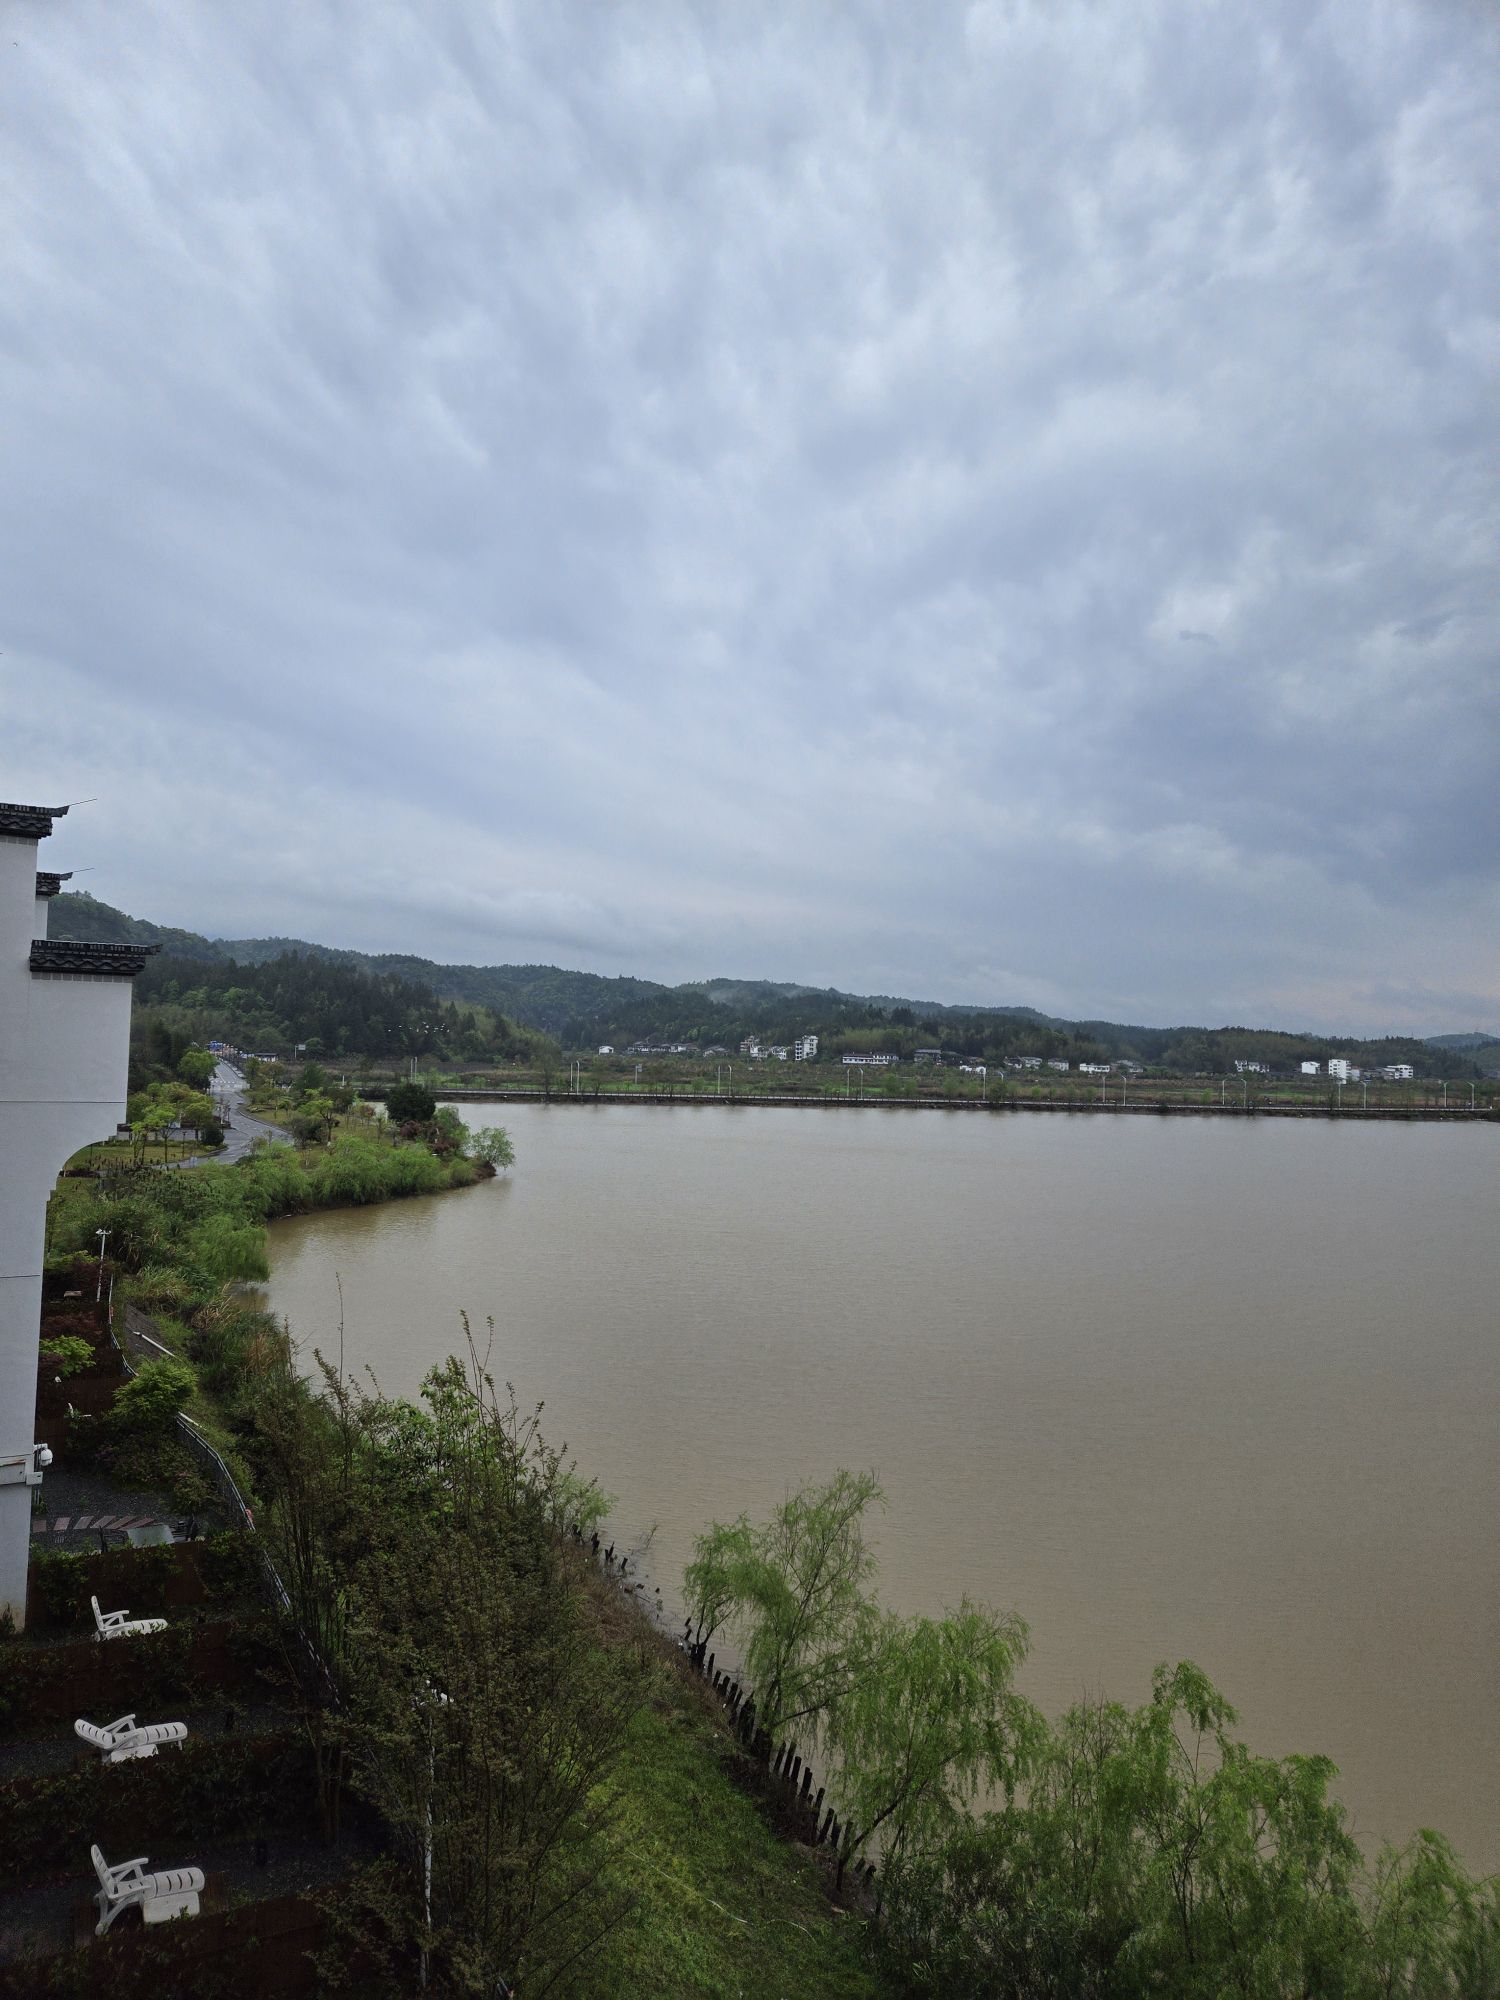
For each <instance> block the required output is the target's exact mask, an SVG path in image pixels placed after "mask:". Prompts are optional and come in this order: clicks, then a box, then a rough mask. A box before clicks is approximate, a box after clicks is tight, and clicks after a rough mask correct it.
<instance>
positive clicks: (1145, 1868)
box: [684, 1472, 1500, 2000]
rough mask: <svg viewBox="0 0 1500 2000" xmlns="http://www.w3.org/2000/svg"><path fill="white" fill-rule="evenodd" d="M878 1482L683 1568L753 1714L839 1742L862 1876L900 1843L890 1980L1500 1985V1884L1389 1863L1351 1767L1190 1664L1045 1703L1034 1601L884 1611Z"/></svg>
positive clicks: (1462, 1996) (863, 1482) (873, 1941)
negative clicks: (1120, 1698)
mask: <svg viewBox="0 0 1500 2000" xmlns="http://www.w3.org/2000/svg"><path fill="white" fill-rule="evenodd" d="M879 1499H880V1489H879V1487H878V1485H877V1483H876V1481H875V1480H874V1478H873V1476H871V1475H869V1474H855V1473H849V1472H839V1473H838V1474H836V1475H835V1477H834V1478H833V1479H832V1480H831V1481H830V1482H829V1483H828V1484H827V1485H826V1486H822V1487H814V1488H809V1489H806V1490H804V1491H803V1492H801V1493H799V1494H796V1495H794V1496H793V1497H791V1498H790V1499H788V1500H787V1501H786V1502H784V1503H783V1505H782V1506H780V1507H779V1508H777V1509H776V1510H775V1511H774V1512H773V1513H772V1514H771V1516H770V1517H769V1519H767V1520H766V1521H764V1522H762V1523H759V1524H752V1523H751V1522H750V1521H748V1520H747V1519H746V1518H745V1517H743V1516H741V1517H740V1518H739V1519H738V1520H736V1521H733V1522H728V1523H719V1524H715V1525H714V1526H712V1527H710V1528H709V1529H707V1530H706V1531H705V1532H704V1534H703V1535H701V1536H700V1537H699V1538H698V1541H697V1544H696V1547H695V1552H694V1558H693V1561H692V1562H691V1564H690V1565H689V1567H688V1569H687V1572H686V1576H685V1579H684V1582H685V1591H686V1598H687V1603H688V1607H689V1612H690V1617H691V1620H692V1626H693V1638H694V1646H695V1651H696V1653H697V1656H698V1657H699V1658H700V1659H701V1658H702V1656H703V1653H704V1651H705V1649H706V1648H707V1646H708V1645H709V1643H710V1642H711V1641H712V1640H713V1638H714V1636H715V1634H716V1633H727V1634H728V1635H730V1636H732V1637H733V1638H734V1639H736V1640H737V1642H738V1645H739V1648H740V1655H741V1658H742V1660H743V1662H744V1671H745V1674H746V1678H747V1681H748V1683H749V1690H750V1691H749V1696H748V1707H747V1709H746V1711H745V1716H746V1720H745V1723H744V1727H745V1731H746V1733H747V1734H750V1735H752V1736H755V1737H758V1738H759V1740H760V1741H761V1742H762V1744H763V1751H764V1754H767V1755H769V1754H772V1753H773V1752H775V1753H776V1754H778V1755H779V1753H780V1751H781V1748H782V1745H783V1744H788V1745H790V1746H793V1748H794V1749H795V1750H796V1752H797V1754H799V1755H800V1756H801V1757H802V1758H803V1759H804V1760H806V1761H808V1762H811V1761H812V1760H814V1759H816V1760H818V1761H819V1763H820V1766H821V1769H822V1770H823V1772H824V1774H825V1780H826V1796H827V1797H828V1798H829V1800H830V1801H831V1802H832V1806H833V1809H834V1812H835V1814H836V1820H835V1822H834V1824H833V1827H832V1834H831V1837H832V1840H833V1844H834V1847H835V1851H836V1853H837V1857H838V1867H839V1871H840V1873H841V1874H842V1873H843V1871H844V1870H845V1869H847V1868H848V1867H850V1866H851V1865H854V1864H857V1863H859V1862H860V1861H861V1860H866V1859H868V1860H872V1861H874V1862H875V1863H876V1864H877V1866H878V1873H877V1876H876V1883H877V1889H876V1899H875V1910H874V1914H873V1918H872V1921H871V1922H870V1924H869V1927H868V1945H869V1949H870V1952H871V1955H872V1962H873V1963H874V1964H875V1966H876V1967H877V1968H878V1969H879V1971H880V1974H881V1976H882V1979H883V1980H884V1981H885V1982H886V1983H887V1984H888V1987H889V1990H890V1991H892V1992H895V1993H901V1994H903V1995H910V1996H922V2000H929V1996H930V2000H939V1996H942V2000H991V1997H992V1996H995V1995H1006V1996H1014V2000H1052V1996H1063V1995H1068V1996H1079V1997H1080V2000H1090V1996H1098V2000H1145V1996H1147V1995H1152V1994H1168V1993H1169V1994H1172V1995H1173V1996H1180V1997H1181V2000H1220V1996H1224V1995H1230V1994H1234V1995H1244V1996H1249V1997H1250V2000H1292V1996H1302V1995H1309V1996H1310V1995H1319V1996H1324V1995H1326V1996H1330V2000H1335V1996H1336V2000H1392V1997H1393V1996H1397V1995H1400V1996H1406V2000H1440V1996H1451V2000H1493V1996H1495V1995H1500V1881H1496V1880H1489V1881H1479V1880H1476V1879H1475V1878H1473V1877H1471V1876H1470V1875H1469V1874H1468V1873H1467V1872H1466V1870H1465V1869H1464V1868H1463V1866H1462V1864H1461V1862H1460V1861H1459V1859H1458V1857H1457V1856H1456V1855H1455V1853H1454V1852H1453V1850H1452V1848H1451V1847H1450V1846H1449V1844H1448V1843H1447V1842H1446V1841H1444V1840H1443V1839H1442V1838H1441V1837H1440V1836H1439V1835H1437V1834H1435V1833H1431V1832H1423V1833H1420V1834H1419V1835H1418V1836H1417V1837H1416V1839H1415V1840H1414V1841H1413V1842H1412V1843H1411V1844H1410V1846H1408V1847H1407V1848H1405V1849H1403V1850H1401V1851H1399V1852H1398V1851H1396V1850H1393V1849H1391V1848H1386V1849H1384V1850H1383V1851H1382V1852H1381V1853H1380V1854H1379V1855H1378V1857H1376V1858H1375V1860H1374V1862H1373V1864H1369V1863H1367V1862H1366V1860H1365V1857H1364V1856H1363V1855H1362V1853H1361V1850H1360V1848H1359V1845H1358V1843H1357V1842H1356V1840H1355V1839H1354V1836H1353V1833H1352V1831H1351V1829H1350V1825H1349V1821H1348V1816H1347V1814H1346V1813H1345V1811H1344V1808H1343V1807H1342V1806H1340V1805H1339V1804H1338V1803H1337V1802H1336V1801H1334V1800H1333V1799H1332V1798H1331V1797H1330V1795H1329V1788H1330V1785H1331V1783H1332V1780H1333V1779H1334V1778H1335V1777H1336V1776H1337V1772H1336V1770H1335V1767H1334V1765H1333V1764H1332V1763H1331V1762H1330V1761H1329V1760H1328V1759H1327V1758H1326V1757H1320V1756H1293V1757H1287V1758H1282V1759H1274V1758H1268V1757H1262V1756H1258V1755H1256V1754H1255V1753H1254V1752H1253V1751H1252V1750H1250V1748H1249V1747H1248V1746H1247V1745H1246V1744H1245V1743H1244V1742H1242V1741H1241V1740H1240V1739H1239V1738H1238V1737H1237V1736H1236V1735H1235V1733H1234V1730H1235V1725H1236V1723H1237V1720H1238V1718H1237V1716H1236V1714H1235V1711H1234V1710H1233V1708H1232V1707H1231V1706H1230V1705H1229V1703H1228V1702H1227V1701H1226V1700H1225V1698H1224V1697H1223V1695H1222V1694H1220V1693H1219V1691H1218V1690H1217V1689H1216V1688H1214V1687H1213V1686H1212V1685H1211V1683H1210V1682H1209V1681H1208V1679H1207V1677H1206V1676H1205V1675H1203V1674H1202V1673H1201V1672H1200V1671H1199V1670H1198V1669H1197V1668H1196V1667H1195V1666H1193V1665H1192V1664H1191V1663H1190V1662H1186V1661H1184V1662H1181V1663H1179V1664H1178V1665H1177V1666H1176V1667H1174V1668H1168V1667H1166V1666H1162V1667H1160V1668H1158V1670H1157V1672H1156V1675H1155V1677H1154V1681H1153V1686H1152V1693H1151V1699H1150V1701H1149V1702H1147V1703H1146V1704H1145V1705H1144V1706H1143V1707H1140V1708H1137V1709H1134V1710H1131V1709H1127V1708H1126V1707H1124V1706H1122V1705H1120V1704H1118V1703H1116V1702H1110V1701H1105V1700H1098V1701H1090V1702H1085V1703H1082V1704H1080V1705H1079V1706H1077V1707H1075V1708H1074V1709H1072V1710H1070V1711H1069V1713H1068V1714H1067V1715H1065V1716H1064V1717H1063V1718H1062V1719H1061V1720H1060V1721H1059V1722H1057V1723H1055V1724H1053V1723H1050V1722H1049V1721H1048V1720H1047V1719H1046V1718H1045V1717H1044V1716H1043V1715H1042V1714H1041V1713H1040V1712H1039V1711H1038V1710H1037V1709H1036V1708H1035V1707H1034V1706H1033V1705H1032V1704H1031V1703H1029V1702H1028V1701H1026V1700H1025V1699H1024V1698H1023V1697H1022V1696H1020V1695H1019V1694H1018V1693H1017V1691H1016V1689H1015V1685H1014V1676H1015V1672H1016V1669H1017V1668H1018V1667H1019V1665H1020V1664H1021V1662H1022V1661H1023V1659H1024V1658H1025V1653H1026V1644H1027V1633H1026V1628H1025V1626H1024V1625H1023V1624H1022V1623H1021V1622H1020V1620H1019V1619H1017V1618H1015V1617H1013V1616H1010V1615H1007V1614H1002V1613H997V1612H993V1611H990V1610H988V1609H985V1608H983V1607H980V1606H976V1605H973V1604H971V1603H969V1602H967V1601H965V1602H964V1603H963V1604H962V1605H960V1606H959V1607H958V1608H957V1609H956V1610H953V1611H949V1612H946V1613H945V1614H944V1615H943V1616H942V1617H940V1618H920V1617H918V1618H901V1617H898V1616H896V1615H895V1614H893V1613H891V1612H889V1611H886V1610H883V1609H882V1608H881V1606H880V1604H879V1601H878V1599H877V1598H876V1596H875V1595H874V1593H873V1590H872V1588H871V1580H872V1577H873V1572H874V1564H873V1560H872V1558H871V1556H870V1553H869V1549H868V1547H867V1544H866V1541H865V1534H864V1517H865V1514H866V1511H867V1510H868V1508H869V1507H870V1506H871V1505H872V1504H873V1503H875V1502H877V1501H878V1500H879ZM763 1732H764V1733H763ZM980 1803H984V1804H986V1805H988V1807H989V1810H986V1811H984V1812H983V1813H979V1812H977V1811H976V1808H977V1806H978V1805H979V1804H980Z"/></svg>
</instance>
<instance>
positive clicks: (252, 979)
mask: <svg viewBox="0 0 1500 2000" xmlns="http://www.w3.org/2000/svg"><path fill="white" fill-rule="evenodd" d="M51 908H52V918H51V934H52V936H54V937H82V938H99V939H119V940H122V941H131V942H144V943H160V944H162V945H163V946H164V948H165V955H164V957H163V958H162V959H161V960H158V961H156V962H155V964H154V966H153V968H152V969H151V970H150V971H149V973H148V974H145V975H143V976H142V981H141V983H140V985H139V987H138V998H139V999H140V1001H141V1002H142V1003H144V1004H149V1005H152V1006H155V1007H157V1008H176V1009H179V1010H181V1011H182V1013H183V1014H184V1015H191V1016H193V1021H192V1024H191V1028H190V1031H191V1032H192V1033H194V1034H197V1035H202V1034H204V1033H222V1034H223V1035H225V1037H226V1038H227V1039H229V1040H233V1041H237V1042H239V1043H241V1044H242V1045H244V1044H254V1043H256V1042H267V1043H270V1044H272V1045H276V1046H281V1045H284V1044H285V1043H287V1042H290V1041H299V1042H300V1041H308V1040H309V1038H312V1039H313V1040H315V1041H316V1042H317V1043H319V1044H320V1046H321V1052H322V1053H324V1054H328V1055H337V1054H344V1053H348V1054H351V1055H352V1054H363V1055H370V1056H373V1057H387V1058H388V1057H391V1056H403V1055H407V1054H413V1055H423V1054H431V1053H436V1052H439V1051H440V1052H442V1053H445V1054H452V1055H455V1056H460V1057H464V1058H469V1059H474V1060H482V1059H484V1058H485V1057H487V1056H492V1057H495V1058H497V1059H504V1057H506V1056H507V1055H509V1054H512V1053H524V1052H525V1049H526V1047H527V1046H528V1044H529V1043H531V1042H533V1041H534V1040H535V1038H536V1037H537V1036H543V1037H548V1038H550V1039H551V1040H554V1041H556V1042H558V1043H560V1044H561V1045H562V1046H563V1047H564V1048H566V1049H575V1050H584V1049H592V1048H595V1047H597V1046H598V1045H599V1044H601V1043H609V1044H610V1045H611V1046H613V1047H615V1048H621V1049H623V1048H627V1047H629V1045H630V1044H631V1043H633V1042H652V1043H661V1042H682V1043H688V1044H690V1045H692V1046H694V1047H697V1048H700V1049H706V1048H711V1047H715V1046H718V1047H723V1048H727V1049H734V1048H737V1047H738V1045H739V1043H740V1042H741V1041H742V1040H744V1039H745V1038H746V1037H747V1036H751V1035H755V1036H759V1037H760V1038H761V1039H763V1040H765V1041H768V1042H772V1043H777V1042H786V1043H789V1042H791V1041H793V1040H794V1039H795V1038H796V1037H797V1036H799V1035H804V1034H816V1035H817V1036H818V1037H819V1039H820V1044H821V1053H822V1054H823V1055H825V1056H837V1055H839V1054H841V1053H843V1052H844V1051H845V1050H848V1049H855V1048H859V1049H886V1050H889V1051H891V1052H892V1053H894V1054H897V1055H902V1056H910V1055H912V1054H913V1053H914V1052H915V1051H916V1049H918V1048H933V1047H941V1048H942V1049H944V1050H946V1051H949V1052H951V1053H952V1054H953V1055H955V1056H961V1057H964V1058H966V1059H968V1060H972V1061H984V1062H991V1063H993V1062H1002V1061H1004V1060H1005V1059H1006V1058H1007V1057H1011V1056H1021V1055H1038V1056H1043V1057H1055V1058H1058V1059H1060V1060H1066V1061H1069V1062H1075V1063H1076V1062H1118V1061H1121V1060H1131V1061H1134V1062H1138V1063H1142V1064H1144V1065H1145V1066H1146V1067H1148V1068H1158V1069H1163V1070H1167V1071H1171V1072H1174V1073H1176V1074H1185V1075H1198V1074H1206V1075H1209V1076H1219V1075H1223V1074H1226V1073H1229V1072H1232V1071H1233V1069H1234V1065H1235V1063H1236V1062H1263V1063H1266V1064H1267V1065H1268V1066H1269V1067H1270V1068H1271V1069H1272V1070H1273V1071H1283V1072H1284V1071H1287V1070H1295V1069H1296V1067H1297V1065H1298V1064H1299V1063H1301V1062H1326V1061H1327V1059H1328V1057H1329V1056H1331V1055H1338V1056H1345V1057H1347V1058H1348V1059H1349V1060H1350V1061H1351V1062H1354V1063H1357V1064H1359V1065H1360V1066H1361V1067H1373V1066H1379V1065H1381V1064H1385V1063H1410V1064H1412V1065H1413V1067H1414V1068H1415V1069H1416V1070H1417V1072H1418V1074H1419V1075H1425V1076H1447V1077H1452V1078H1459V1079H1461V1078H1469V1077H1474V1076H1477V1075H1480V1074H1482V1073H1483V1072H1484V1071H1485V1070H1486V1069H1490V1068H1493V1067H1495V1066H1496V1063H1497V1061H1500V1044H1496V1043H1493V1042H1488V1041H1487V1040H1486V1039H1485V1038H1484V1037H1483V1036H1479V1037H1471V1036H1467V1035H1445V1036H1435V1037H1433V1038H1432V1039H1431V1040H1430V1041H1423V1040H1419V1039H1417V1038H1416V1037H1412V1036H1391V1037H1387V1038H1384V1039H1382V1038H1360V1037H1357V1036H1334V1037H1329V1036H1322V1035H1304V1034H1296V1033H1288V1032H1285V1031H1282V1030H1278V1029H1270V1028H1241V1027H1218V1028H1207V1027H1169V1028H1152V1027H1144V1026H1138V1025H1131V1024H1128V1023H1124V1022H1119V1021H1070V1020H1065V1019H1062V1018H1057V1017H1053V1016H1049V1015H1046V1014H1041V1013H1038V1012H1037V1011H1036V1010H1035V1009H1034V1008H1030V1007H1005V1006H993V1007H990V1006H985V1007H978V1006H976V1007H961V1006H957V1007H956V1006H949V1005H944V1004H941V1003H939V1002H937V1001H932V1000H904V999H900V998H898V997H897V996H895V995H892V994H879V995H868V994H856V993H843V992H840V991H838V990H837V989H836V988H832V987H823V988H820V987H811V986H801V985H797V984H795V983H788V982H785V981H773V980H754V979H711V980H706V981H698V982H691V983H688V984H686V985H682V986H665V985H662V984H660V983H658V982H656V981H654V980H649V979H634V978H631V977H628V976H626V975H620V976H618V977H614V978H609V977H606V976H605V975H603V974H601V973H596V972H574V971H570V970H568V969H566V968H565V967H562V966H556V965H438V964H435V963H434V962H433V961H432V960H430V959H425V958H417V957H413V956H410V955H408V954H403V953H395V952H389V953H373V954H372V953H365V952H356V951H348V950H343V949H340V948H337V947H334V946H329V945H320V944H313V943H309V942H307V941H306V940H304V939H300V938H279V937H278V938H237V939H230V938H206V937H201V936H199V935H198V934H197V933H196V932H192V931H181V930H169V929H165V928H163V927H161V926H159V925H156V924H151V923H148V922H145V921H144V920H142V919H139V918H135V917H129V916H126V915H125V913H124V912H123V911H120V910H114V909H111V908H110V906H109V905H108V904H107V903H100V902H96V901H95V900H94V898H93V897H91V896H88V895H61V896H58V897H56V898H55V899H54V901H53V903H52V906H51ZM298 968H301V969H300V970H299V969H298ZM318 968H321V970H318ZM226 969H227V970H226ZM231 972H232V974H233V976H232V977H231V976H228V975H229V973H231ZM361 981H363V982H365V983H364V984H361V983H360V982H361ZM168 988H174V989H175V990H174V991H171V992H169V991H168ZM231 996H232V997H231ZM210 1021H213V1022H217V1023H219V1024H220V1025H219V1026H216V1027H209V1026H208V1025H207V1024H208V1023H209V1022H210ZM424 1023H425V1024H426V1025H425V1026H424ZM173 1025H179V1024H178V1023H177V1022H175V1021H174V1023H173ZM181 1025H188V1024H187V1023H186V1022H185V1021H184V1022H183V1023H181ZM527 1031H530V1032H529V1034H528V1032H527ZM424 1035H425V1036H428V1037H430V1039H429V1040H427V1041H425V1042H424V1041H423V1039H422V1037H423V1036H424ZM340 1037H342V1039H340ZM371 1037H373V1038H374V1039H369V1038H371Z"/></svg>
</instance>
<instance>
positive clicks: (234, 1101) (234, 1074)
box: [209, 1062, 286, 1165]
mask: <svg viewBox="0 0 1500 2000" xmlns="http://www.w3.org/2000/svg"><path fill="white" fill-rule="evenodd" d="M209 1087H210V1089H211V1090H212V1092H213V1094H214V1096H215V1097H222V1098H223V1099H224V1100H225V1102H226V1103H227V1104H228V1106H229V1123H228V1125H227V1126H226V1127H225V1131H224V1150H223V1152H222V1153H215V1154H214V1155H213V1156H212V1157H213V1158H214V1159H216V1160H217V1161H218V1162H219V1163H220V1165H224V1164H227V1163H228V1162H229V1161H231V1160H242V1159H244V1157H245V1155H246V1154H247V1153H248V1152H249V1151H250V1149H251V1148H252V1147H253V1146H255V1145H256V1144H257V1143H258V1142H259V1141H260V1140H262V1139H284V1138H285V1137H286V1134H285V1132H282V1131H280V1130H278V1129H277V1127H276V1126H274V1125H268V1124H267V1123H266V1121H265V1120H264V1119H263V1118H252V1117H251V1116H250V1114H249V1112H248V1111H246V1109H245V1108H244V1107H245V1079H244V1077H243V1076H242V1075H241V1074H240V1072H239V1071H238V1070H237V1069H236V1068H235V1067H234V1065H233V1063H227V1062H221V1063H220V1064H219V1067H218V1068H217V1069H216V1070H215V1071H214V1077H213V1082H212V1084H211V1085H210V1086H209Z"/></svg>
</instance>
